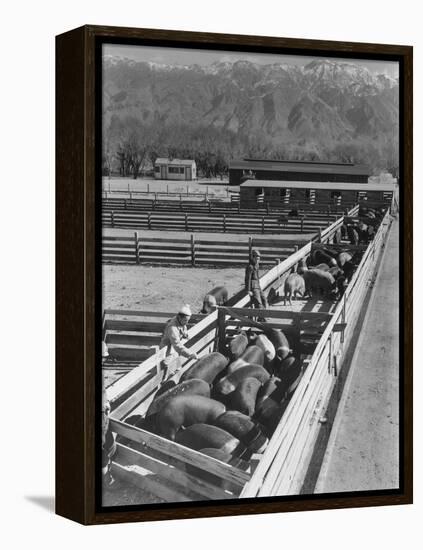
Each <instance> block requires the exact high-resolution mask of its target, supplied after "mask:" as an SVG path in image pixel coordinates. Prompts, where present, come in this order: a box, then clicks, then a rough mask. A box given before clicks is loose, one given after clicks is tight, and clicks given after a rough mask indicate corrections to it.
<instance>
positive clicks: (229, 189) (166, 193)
mask: <svg viewBox="0 0 423 550" xmlns="http://www.w3.org/2000/svg"><path fill="white" fill-rule="evenodd" d="M182 183H183V181H177V180H175V181H174V182H173V183H171V184H170V185H169V184H167V185H166V190H163V189H160V190H157V189H158V187H157V185H155V184H151V185H150V184H149V183H147V185H146V187H145V188H144V189H141V188H139V187H133V186H131V184H130V183H128V184H127V187H126V188H122V189H113V188H112V187H111V185H110V184H109V185H108V187H107V189H103V191H102V198H103V199H106V200H107V199H109V198H112V197H116V196H117V195H120V196H123V197H129V198H130V199H132V198H133V197H137V196H140V195H141V196H146V195H152V196H154V197H155V199H156V200H157V198H160V197H192V198H196V199H198V198H200V199H204V200H208V198H209V197H213V196H214V195H215V194H216V191H217V192H218V193H219V192H222V191H223V193H224V194H226V196H227V197H229V196H230V195H231V194H232V193H236V192H235V191H234V187H233V186H229V185H227V184H224V183H220V182H216V183H210V186H213V189H211V190H210V188H209V186H208V185H206V186H205V191H202V190H200V189H198V190H193V189H192V188H191V187H190V186H189V185H185V189H184V190H183V191H182V190H178V191H172V189H174V188H175V187H176V186H177V187H178V188H181V185H180V184H182ZM178 184H179V185H178ZM216 188H217V189H216ZM235 189H238V187H235ZM237 194H238V196H239V193H237Z"/></svg>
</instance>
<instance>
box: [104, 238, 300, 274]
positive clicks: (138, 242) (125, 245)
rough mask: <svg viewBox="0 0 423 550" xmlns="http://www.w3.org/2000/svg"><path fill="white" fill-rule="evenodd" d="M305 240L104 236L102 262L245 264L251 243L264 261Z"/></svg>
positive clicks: (288, 251) (271, 260) (279, 256)
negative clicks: (257, 249) (258, 250)
mask: <svg viewBox="0 0 423 550" xmlns="http://www.w3.org/2000/svg"><path fill="white" fill-rule="evenodd" d="M303 242H304V241H292V240H290V241H284V240H283V239H265V238H251V237H250V238H248V239H246V240H244V241H239V242H238V241H230V240H223V239H213V240H208V239H201V238H198V236H196V235H194V234H192V235H191V236H190V237H189V238H183V237H181V238H175V239H171V238H169V237H152V238H149V237H145V236H142V237H140V236H139V234H138V232H137V231H135V232H134V236H133V237H124V236H106V235H105V236H103V239H102V261H103V262H104V263H132V264H151V265H163V264H166V265H167V264H179V265H191V266H193V267H198V266H203V265H221V266H225V265H226V266H233V265H245V264H246V263H247V262H248V259H249V257H250V252H251V248H252V247H258V248H259V249H260V252H261V255H262V256H261V261H262V264H264V265H269V264H274V263H275V262H276V261H278V260H283V259H285V258H287V257H288V256H289V255H290V254H292V253H293V252H294V251H295V250H297V249H298V246H299V245H301V244H302V243H303Z"/></svg>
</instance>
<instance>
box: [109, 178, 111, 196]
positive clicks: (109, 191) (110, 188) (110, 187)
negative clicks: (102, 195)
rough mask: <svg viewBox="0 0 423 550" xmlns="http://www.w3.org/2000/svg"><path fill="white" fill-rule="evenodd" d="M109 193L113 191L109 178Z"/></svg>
mask: <svg viewBox="0 0 423 550" xmlns="http://www.w3.org/2000/svg"><path fill="white" fill-rule="evenodd" d="M109 193H111V187H110V180H109Z"/></svg>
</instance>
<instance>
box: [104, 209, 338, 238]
mask: <svg viewBox="0 0 423 550" xmlns="http://www.w3.org/2000/svg"><path fill="white" fill-rule="evenodd" d="M337 217H338V216H337V215H336V214H330V213H327V214H319V215H314V216H302V217H288V216H286V215H283V216H269V215H261V216H259V215H257V214H255V215H251V214H250V215H248V214H241V215H236V214H215V215H207V214H206V215H204V214H187V213H185V214H184V213H175V212H172V213H166V214H164V213H163V214H162V213H156V212H154V213H151V212H148V213H147V212H145V213H135V214H134V213H132V212H122V211H120V212H115V211H111V212H103V215H102V223H103V227H116V228H121V229H148V230H159V231H186V232H191V231H196V232H207V233H242V234H245V233H255V234H259V233H261V234H279V235H281V234H297V233H315V232H316V231H317V230H318V228H319V227H320V228H323V227H326V226H328V225H330V224H331V223H332V222H334V221H335V220H336V219H337Z"/></svg>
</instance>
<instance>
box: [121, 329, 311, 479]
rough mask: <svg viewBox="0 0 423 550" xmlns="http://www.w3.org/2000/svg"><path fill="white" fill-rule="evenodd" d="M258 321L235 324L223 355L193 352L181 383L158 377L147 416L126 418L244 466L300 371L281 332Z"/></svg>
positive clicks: (267, 434) (282, 407) (257, 448)
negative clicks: (239, 327) (238, 327)
mask: <svg viewBox="0 0 423 550" xmlns="http://www.w3.org/2000/svg"><path fill="white" fill-rule="evenodd" d="M262 327H263V331H261V332H258V331H253V330H249V331H247V332H246V331H238V332H237V334H235V336H233V337H231V338H228V341H227V342H226V344H225V354H223V353H219V352H213V353H209V354H207V355H205V356H203V357H201V358H200V359H198V360H197V361H196V362H195V363H194V364H193V365H192V366H191V367H189V368H188V370H186V371H185V372H184V373H183V374H182V376H181V378H180V380H179V383H177V384H176V382H175V381H173V380H172V381H170V380H169V381H167V382H165V383H164V384H163V386H162V388H161V389H160V390H159V391H158V392H157V393H156V395H155V397H154V399H153V401H152V403H151V404H150V406H149V408H148V410H147V412H146V414H145V417H141V416H140V415H134V416H132V417H129V418H127V419H126V422H127V423H129V424H132V425H135V426H137V427H140V428H143V429H146V430H148V431H151V432H153V433H156V434H158V435H160V436H162V437H165V438H167V439H169V440H171V441H176V442H177V443H179V444H181V445H184V446H186V447H189V448H191V449H194V450H196V451H200V452H201V453H203V454H206V455H208V456H211V457H213V458H216V459H218V460H220V461H223V462H225V463H228V464H230V465H232V466H237V467H238V468H242V469H244V470H247V469H248V467H249V460H250V458H251V456H252V455H253V454H260V453H262V452H263V451H264V450H265V448H266V446H267V443H268V441H269V438H270V437H271V435H272V434H273V431H274V430H275V428H276V426H277V424H278V422H279V420H280V418H281V417H282V414H283V412H284V410H285V408H286V406H287V404H288V402H289V398H290V396H291V395H292V393H293V391H294V390H295V388H296V386H297V384H298V382H299V380H300V377H301V374H302V371H301V362H300V360H299V359H298V358H296V357H295V356H294V355H293V350H292V349H291V347H290V344H289V342H288V340H287V338H286V336H285V335H284V333H283V332H282V331H281V330H279V329H274V328H268V327H266V324H265V323H263V324H262ZM188 468H189V469H190V471H191V472H192V473H193V472H194V471H195V470H196V469H195V468H194V467H188ZM195 473H197V474H198V475H201V474H202V473H201V472H200V471H198V472H197V471H195Z"/></svg>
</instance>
